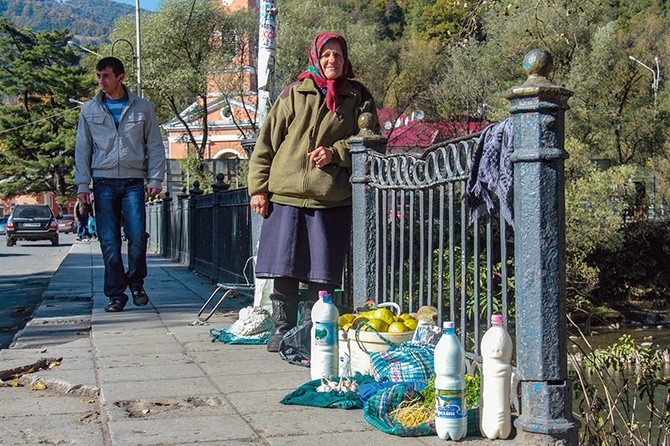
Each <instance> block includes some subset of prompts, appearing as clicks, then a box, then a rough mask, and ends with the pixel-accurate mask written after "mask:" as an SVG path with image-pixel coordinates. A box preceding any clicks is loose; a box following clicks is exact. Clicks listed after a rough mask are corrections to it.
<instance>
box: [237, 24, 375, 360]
mask: <svg viewBox="0 0 670 446" xmlns="http://www.w3.org/2000/svg"><path fill="white" fill-rule="evenodd" d="M353 77H354V72H353V70H352V67H351V62H350V61H349V56H348V52H347V43H346V41H345V40H344V38H343V37H342V36H340V35H337V34H330V33H327V34H320V35H319V36H317V38H316V39H314V41H313V42H312V45H311V47H310V50H309V65H308V67H307V69H306V70H305V71H304V72H303V73H302V74H300V76H298V81H297V82H294V83H292V84H290V85H288V86H287V87H286V88H285V89H284V91H283V92H282V93H281V95H280V97H279V99H278V100H277V102H276V103H275V104H274V106H273V107H272V109H271V110H270V112H269V114H268V117H267V119H266V120H265V122H264V123H263V127H262V128H261V131H260V134H259V137H258V140H257V142H256V147H255V148H254V151H253V154H252V156H251V162H250V165H249V181H248V183H249V194H250V195H251V201H250V205H251V208H252V209H253V210H254V212H256V213H258V214H259V215H260V216H261V217H263V218H265V221H264V223H263V227H262V229H261V236H260V244H259V247H258V255H257V263H256V276H257V277H262V278H273V279H274V290H273V294H272V295H271V296H270V299H271V300H272V318H273V321H274V323H275V331H274V333H273V335H272V337H271V338H270V340H269V342H268V344H267V349H268V351H271V352H276V351H278V349H279V342H280V341H281V339H282V337H283V336H284V334H285V333H286V332H287V331H288V330H289V329H291V328H292V327H293V326H295V325H296V323H297V320H296V319H297V311H298V302H299V300H300V298H299V295H298V287H299V284H300V282H303V283H306V284H307V293H306V295H305V298H304V300H305V305H304V307H303V313H302V317H303V323H309V322H311V308H312V305H313V304H314V302H315V301H316V300H317V298H318V291H319V290H328V291H329V292H330V293H333V292H334V290H335V288H337V287H338V286H339V285H340V283H341V280H342V269H343V267H344V259H345V257H346V254H347V252H348V251H349V238H350V230H351V184H350V183H349V177H350V176H351V155H350V154H349V144H348V142H347V139H348V138H349V137H351V136H352V135H354V134H356V133H357V132H358V126H357V121H358V117H359V116H360V114H361V113H363V112H372V113H373V114H375V116H376V113H377V112H376V108H375V103H374V100H373V98H372V95H371V94H370V93H369V92H368V90H367V89H366V88H365V87H364V86H363V85H362V84H361V83H359V82H356V81H352V80H350V79H351V78H353Z"/></svg>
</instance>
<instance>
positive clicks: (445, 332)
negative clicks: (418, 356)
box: [435, 322, 468, 440]
mask: <svg viewBox="0 0 670 446" xmlns="http://www.w3.org/2000/svg"><path fill="white" fill-rule="evenodd" d="M435 430H436V431H437V436H438V437H440V438H441V439H442V440H460V439H461V438H464V437H465V436H466V435H467V433H468V411H467V408H466V406H465V352H464V351H463V346H462V345H461V342H460V340H459V339H458V336H456V332H455V331H454V323H453V322H444V323H443V324H442V337H441V338H440V340H439V342H438V343H437V345H436V346H435Z"/></svg>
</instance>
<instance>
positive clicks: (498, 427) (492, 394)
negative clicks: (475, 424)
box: [480, 314, 513, 440]
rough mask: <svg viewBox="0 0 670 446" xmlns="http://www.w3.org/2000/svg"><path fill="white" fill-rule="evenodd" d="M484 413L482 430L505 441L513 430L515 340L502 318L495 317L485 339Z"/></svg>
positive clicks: (483, 368)
mask: <svg viewBox="0 0 670 446" xmlns="http://www.w3.org/2000/svg"><path fill="white" fill-rule="evenodd" d="M481 347H482V395H481V401H482V407H481V410H482V413H481V417H480V418H481V422H480V429H481V431H482V435H484V436H485V437H487V438H490V439H492V440H493V439H496V438H501V439H505V438H507V437H508V436H509V434H510V432H511V430H512V414H511V410H510V379H511V375H512V366H511V365H510V361H511V359H512V348H513V346H512V338H511V337H510V335H509V334H508V333H507V331H506V330H505V328H504V327H503V317H502V315H501V314H494V315H493V316H492V317H491V328H489V329H488V330H486V333H484V336H483V337H482V344H481Z"/></svg>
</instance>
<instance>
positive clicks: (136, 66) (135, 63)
mask: <svg viewBox="0 0 670 446" xmlns="http://www.w3.org/2000/svg"><path fill="white" fill-rule="evenodd" d="M119 42H125V43H127V44H128V46H130V54H131V62H132V69H133V70H134V71H135V74H136V76H137V96H138V97H142V81H141V79H142V78H141V77H140V58H139V57H140V53H139V51H138V52H137V53H135V48H134V47H133V44H132V43H131V42H130V40H128V39H123V38H121V39H116V40H115V41H114V42H112V56H114V47H115V46H116V44H117V43H119ZM67 43H68V45H72V46H74V47H77V48H79V49H80V50H82V51H86V52H87V53H90V54H93V55H94V56H97V57H98V58H99V59H102V58H103V57H105V56H103V55H102V54H100V53H98V52H95V51H93V50H91V49H89V48H86V47H85V46H81V45H79V44H78V43H77V42H74V41H72V40H68V41H67Z"/></svg>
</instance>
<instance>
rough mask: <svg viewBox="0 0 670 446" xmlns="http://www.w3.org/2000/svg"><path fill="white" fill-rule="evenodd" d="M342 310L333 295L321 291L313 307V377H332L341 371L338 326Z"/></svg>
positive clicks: (311, 362)
mask: <svg viewBox="0 0 670 446" xmlns="http://www.w3.org/2000/svg"><path fill="white" fill-rule="evenodd" d="M339 317H340V312H339V311H338V310H337V307H336V306H335V304H334V303H333V296H332V295H330V294H328V292H327V291H319V300H318V301H316V302H315V303H314V307H312V333H311V334H312V336H311V338H312V343H311V354H310V367H309V369H310V375H311V377H312V379H320V378H328V379H331V378H333V377H335V376H337V375H338V372H339V370H338V369H339V355H338V343H339V339H338V327H337V319H338V318H339Z"/></svg>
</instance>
